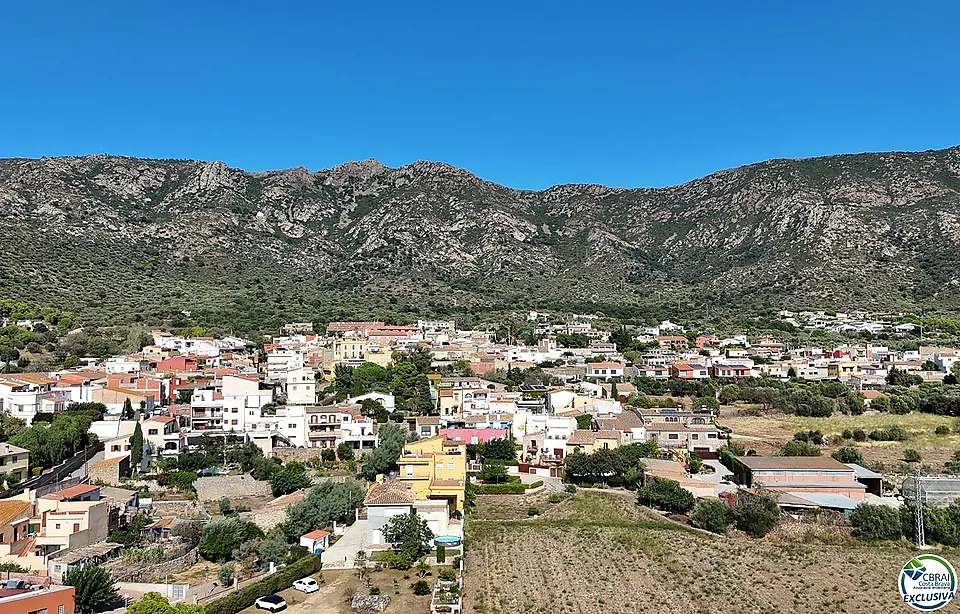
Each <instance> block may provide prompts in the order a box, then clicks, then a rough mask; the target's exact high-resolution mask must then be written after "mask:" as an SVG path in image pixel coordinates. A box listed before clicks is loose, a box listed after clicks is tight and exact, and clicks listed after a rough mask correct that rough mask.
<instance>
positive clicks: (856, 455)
mask: <svg viewBox="0 0 960 614" xmlns="http://www.w3.org/2000/svg"><path fill="white" fill-rule="evenodd" d="M830 456H832V457H833V459H834V460H837V461H840V462H841V463H857V464H858V465H862V464H863V453H861V452H860V450H858V449H856V448H854V447H853V446H843V447H842V448H840V449H839V450H837V451H835V452H834V453H833V454H831V455H830Z"/></svg>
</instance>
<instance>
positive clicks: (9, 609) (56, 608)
mask: <svg viewBox="0 0 960 614" xmlns="http://www.w3.org/2000/svg"><path fill="white" fill-rule="evenodd" d="M73 595H74V588H73V587H72V586H51V587H50V588H45V589H43V590H39V591H32V590H30V589H28V588H6V587H4V588H0V612H3V614H73V611H74V603H73Z"/></svg>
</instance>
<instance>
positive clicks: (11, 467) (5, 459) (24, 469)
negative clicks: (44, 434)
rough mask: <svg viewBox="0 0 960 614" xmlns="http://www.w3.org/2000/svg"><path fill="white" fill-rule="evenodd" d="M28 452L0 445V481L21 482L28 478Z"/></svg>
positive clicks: (9, 445)
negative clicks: (4, 479)
mask: <svg viewBox="0 0 960 614" xmlns="http://www.w3.org/2000/svg"><path fill="white" fill-rule="evenodd" d="M29 468H30V451H29V450H27V449H25V448H18V447H17V446H15V445H13V444H9V443H5V442H4V443H0V479H3V478H6V479H8V480H11V482H22V481H23V480H25V479H27V478H28V477H30V469H29Z"/></svg>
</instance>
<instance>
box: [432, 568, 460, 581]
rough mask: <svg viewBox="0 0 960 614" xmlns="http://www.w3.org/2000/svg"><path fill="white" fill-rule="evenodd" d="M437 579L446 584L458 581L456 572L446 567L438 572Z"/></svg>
mask: <svg viewBox="0 0 960 614" xmlns="http://www.w3.org/2000/svg"><path fill="white" fill-rule="evenodd" d="M437 577H438V578H439V579H441V580H443V581H445V582H454V581H456V579H457V572H455V571H454V570H453V569H449V568H447V567H444V568H443V569H441V570H440V571H438V572H437Z"/></svg>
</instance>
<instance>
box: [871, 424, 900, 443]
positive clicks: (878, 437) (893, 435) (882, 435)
mask: <svg viewBox="0 0 960 614" xmlns="http://www.w3.org/2000/svg"><path fill="white" fill-rule="evenodd" d="M868 437H869V438H870V439H872V440H874V441H906V440H908V439H910V435H909V434H908V433H907V432H906V431H905V430H903V429H902V428H900V427H899V426H891V427H890V428H888V429H875V430H873V431H870V434H869V435H868Z"/></svg>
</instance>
